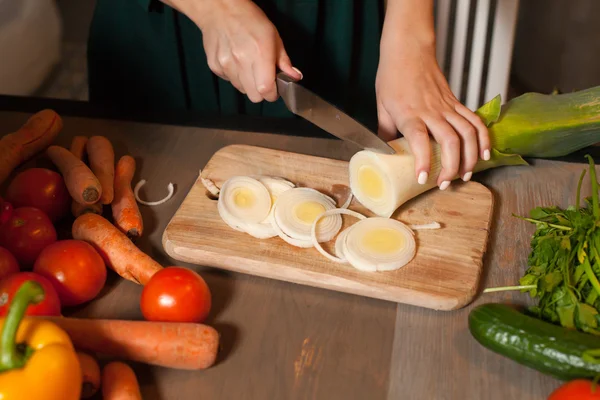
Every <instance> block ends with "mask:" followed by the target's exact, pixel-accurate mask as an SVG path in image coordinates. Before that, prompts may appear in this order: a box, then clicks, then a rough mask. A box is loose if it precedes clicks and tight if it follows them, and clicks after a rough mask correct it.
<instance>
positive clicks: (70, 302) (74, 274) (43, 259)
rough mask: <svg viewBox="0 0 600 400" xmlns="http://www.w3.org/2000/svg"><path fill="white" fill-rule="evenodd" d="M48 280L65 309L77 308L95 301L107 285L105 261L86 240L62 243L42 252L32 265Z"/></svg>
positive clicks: (34, 270) (62, 241)
mask: <svg viewBox="0 0 600 400" xmlns="http://www.w3.org/2000/svg"><path fill="white" fill-rule="evenodd" d="M33 272H36V273H38V274H40V275H42V276H44V277H45V278H47V279H48V280H49V281H50V282H52V285H54V288H55V289H56V292H57V293H58V297H59V298H60V303H61V304H62V305H63V306H75V305H78V304H82V303H85V302H87V301H90V300H92V299H93V298H95V297H96V296H97V295H98V293H100V291H101V290H102V288H103V287H104V284H105V283H106V265H105V264H104V260H103V259H102V257H101V256H100V254H98V252H97V251H96V249H94V248H93V247H92V246H91V245H90V244H89V243H87V242H84V241H83V240H74V239H71V240H59V241H58V242H54V243H52V244H51V245H49V246H47V247H46V248H45V249H44V250H42V252H41V253H40V255H39V257H38V258H37V260H36V261H35V264H34V266H33Z"/></svg>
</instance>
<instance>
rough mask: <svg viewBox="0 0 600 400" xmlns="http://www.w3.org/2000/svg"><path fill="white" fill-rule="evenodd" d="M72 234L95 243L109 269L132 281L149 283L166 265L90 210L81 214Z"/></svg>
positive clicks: (74, 224) (76, 220) (74, 237)
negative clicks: (163, 265)
mask: <svg viewBox="0 0 600 400" xmlns="http://www.w3.org/2000/svg"><path fill="white" fill-rule="evenodd" d="M71 233H72V235H73V239H78V240H84V241H86V242H88V243H90V244H92V245H93V246H94V247H95V248H96V250H98V252H99V253H100V255H102V257H103V258H104V261H105V262H106V265H108V267H109V268H111V269H112V270H114V271H115V272H116V273H117V274H119V275H121V276H122V277H123V278H125V279H128V280H130V281H132V282H135V283H139V284H141V285H145V284H146V283H147V282H148V281H149V280H150V278H151V277H152V275H154V274H155V273H156V272H158V271H159V270H161V269H162V268H163V267H162V266H161V265H160V264H159V263H157V262H156V261H154V260H153V259H152V258H151V257H150V256H148V255H147V254H145V253H144V252H142V251H141V250H140V249H138V248H137V247H136V245H135V244H133V242H132V241H131V240H129V239H128V238H127V236H125V234H124V233H123V232H121V231H120V230H118V229H117V228H116V227H115V226H114V225H113V224H111V223H110V222H109V221H108V220H107V219H105V218H104V217H102V216H100V215H96V214H90V213H88V214H83V215H81V216H79V217H77V219H75V222H73V227H72V229H71Z"/></svg>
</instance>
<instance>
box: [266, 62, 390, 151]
mask: <svg viewBox="0 0 600 400" xmlns="http://www.w3.org/2000/svg"><path fill="white" fill-rule="evenodd" d="M277 91H278V92H279V95H280V96H281V98H282V99H283V102H284V103H285V105H286V107H287V108H288V109H289V110H290V111H291V112H292V113H294V114H296V115H298V116H300V117H302V118H304V119H306V120H308V121H310V122H311V123H313V124H315V125H316V126H318V127H319V128H321V129H323V130H324V131H326V132H328V133H330V134H332V135H333V136H336V137H338V138H340V139H342V140H345V141H348V142H351V143H354V144H355V145H357V146H359V147H361V148H363V149H365V150H370V151H373V152H376V153H383V154H395V151H394V149H393V148H392V147H390V145H388V144H387V143H386V142H385V141H383V140H382V139H381V138H380V137H379V136H377V135H376V134H375V133H373V132H371V131H370V130H369V129H367V128H366V127H365V126H364V125H362V124H361V123H360V122H358V121H356V120H355V119H354V118H352V117H350V116H349V115H347V114H345V113H344V112H342V111H341V110H339V109H338V108H336V107H335V106H333V105H332V104H329V103H328V102H326V101H325V100H323V99H322V98H320V97H319V96H317V95H316V94H315V93H313V92H311V91H310V90H308V89H306V88H305V87H304V86H302V85H300V84H298V83H297V82H296V81H295V80H294V79H293V78H292V77H290V76H289V75H287V74H285V73H284V72H280V73H278V74H277Z"/></svg>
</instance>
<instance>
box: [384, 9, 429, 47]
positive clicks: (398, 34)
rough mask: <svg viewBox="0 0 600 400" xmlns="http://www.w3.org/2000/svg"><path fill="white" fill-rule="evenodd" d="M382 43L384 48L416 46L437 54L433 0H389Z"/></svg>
mask: <svg viewBox="0 0 600 400" xmlns="http://www.w3.org/2000/svg"><path fill="white" fill-rule="evenodd" d="M380 45H381V47H382V50H383V49H385V48H387V47H392V48H393V49H396V50H397V49H398V48H414V49H419V51H421V52H431V53H432V54H435V28H434V21H433V2H432V1H431V0H388V5H387V8H386V11H385V19H384V24H383V31H382V35H381V43H380Z"/></svg>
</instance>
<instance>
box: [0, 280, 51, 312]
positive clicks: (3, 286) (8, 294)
mask: <svg viewBox="0 0 600 400" xmlns="http://www.w3.org/2000/svg"><path fill="white" fill-rule="evenodd" d="M29 280H33V281H36V282H37V283H39V284H40V285H42V289H44V300H42V301H41V302H39V303H38V304H30V305H29V306H28V307H27V311H26V312H25V315H44V316H60V300H59V298H58V294H57V293H56V290H54V287H53V286H52V284H51V283H50V281H49V280H48V279H46V278H44V277H43V276H41V275H39V274H36V273H35V272H19V273H16V274H12V275H9V276H7V277H6V278H4V279H2V280H0V316H2V317H4V316H6V314H7V313H8V308H9V306H10V303H11V301H12V299H13V297H14V295H15V293H16V292H17V290H19V288H20V287H21V285H22V284H23V283H24V282H25V281H29Z"/></svg>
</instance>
